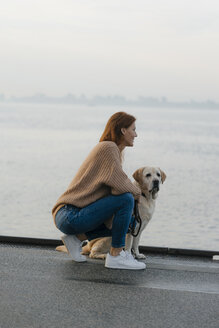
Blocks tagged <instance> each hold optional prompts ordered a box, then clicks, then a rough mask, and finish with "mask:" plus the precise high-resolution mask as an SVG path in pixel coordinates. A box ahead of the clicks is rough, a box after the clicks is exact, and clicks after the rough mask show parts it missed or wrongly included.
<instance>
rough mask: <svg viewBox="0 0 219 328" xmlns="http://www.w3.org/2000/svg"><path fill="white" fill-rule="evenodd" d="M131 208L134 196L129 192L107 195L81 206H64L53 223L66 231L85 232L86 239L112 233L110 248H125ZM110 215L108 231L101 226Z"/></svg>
mask: <svg viewBox="0 0 219 328" xmlns="http://www.w3.org/2000/svg"><path fill="white" fill-rule="evenodd" d="M133 207H134V198H133V196H132V194H131V193H124V194H121V195H117V196H114V195H110V196H107V197H104V198H101V199H99V200H97V201H96V202H94V203H91V204H90V205H88V206H86V207H83V208H78V207H75V206H73V205H65V206H63V207H62V208H60V210H59V211H58V212H57V213H56V217H55V223H56V226H57V228H58V229H59V230H60V231H62V232H63V233H65V234H69V235H75V234H80V233H84V234H85V235H86V236H87V239H88V240H92V239H95V238H98V237H106V236H112V247H116V248H119V247H124V246H125V236H126V234H127V232H128V228H129V224H130V222H131V219H132V212H133ZM113 215H114V219H113V225H112V230H109V229H107V227H106V226H105V225H104V221H106V220H107V219H109V218H111V217H112V216H113Z"/></svg>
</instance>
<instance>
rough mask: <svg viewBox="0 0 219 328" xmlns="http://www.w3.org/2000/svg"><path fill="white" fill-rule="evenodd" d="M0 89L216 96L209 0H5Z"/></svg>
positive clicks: (218, 42)
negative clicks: (136, 0) (135, 0)
mask: <svg viewBox="0 0 219 328" xmlns="http://www.w3.org/2000/svg"><path fill="white" fill-rule="evenodd" d="M0 9H1V10H0V20H1V29H0V40H1V52H0V60H1V74H0V94H4V95H5V96H6V97H10V96H15V97H24V96H32V95H34V94H46V95H48V96H51V97H62V96H64V95H66V94H68V93H71V94H76V95H81V94H82V93H84V94H86V96H87V97H93V96H95V95H98V94H99V95H104V96H107V95H115V94H118V95H122V96H124V97H126V98H131V99H132V98H134V99H135V98H137V97H138V96H141V95H142V96H145V97H155V98H161V97H166V98H167V99H168V100H169V99H170V100H171V101H189V100H191V99H193V100H195V101H200V102H203V101H206V100H208V99H210V100H212V101H215V102H219V92H218V86H219V74H218V73H219V68H218V58H219V19H218V18H219V3H218V1H216V0H199V1H198V0H193V1H192V2H191V1H189V0H184V1H183V2H181V1H180V2H178V1H174V0H166V1H161V0H157V1H152V0H139V1H138V2H134V1H131V0H121V1H119V2H117V1H116V0H110V1H109V0H106V1H102V0H93V1H88V0H82V1H73V2H72V1H70V0H66V1H65V2H61V1H59V0H53V1H52V0H44V1H42V0H38V1H33V0H22V1H15V0H8V1H7V2H4V3H3V2H2V3H1V5H0Z"/></svg>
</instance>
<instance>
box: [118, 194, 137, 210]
mask: <svg viewBox="0 0 219 328" xmlns="http://www.w3.org/2000/svg"><path fill="white" fill-rule="evenodd" d="M120 196H121V201H123V202H124V203H125V204H126V206H127V205H129V206H130V207H131V208H133V207H134V202H135V200H134V197H133V195H132V194H131V193H130V192H126V193H124V194H122V195H120Z"/></svg>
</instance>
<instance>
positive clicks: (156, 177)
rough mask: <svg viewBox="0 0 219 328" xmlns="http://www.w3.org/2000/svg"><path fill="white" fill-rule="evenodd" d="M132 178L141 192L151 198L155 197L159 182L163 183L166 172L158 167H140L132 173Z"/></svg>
mask: <svg viewBox="0 0 219 328" xmlns="http://www.w3.org/2000/svg"><path fill="white" fill-rule="evenodd" d="M133 178H134V179H135V181H137V182H138V184H139V186H140V188H141V190H142V192H143V193H144V194H145V195H146V196H149V195H150V194H151V195H152V198H153V199H156V198H157V193H158V191H159V190H160V183H164V181H165V179H166V174H165V173H164V172H163V171H162V170H161V169H160V168H158V167H149V166H145V167H141V168H140V169H138V170H136V171H135V172H134V174H133Z"/></svg>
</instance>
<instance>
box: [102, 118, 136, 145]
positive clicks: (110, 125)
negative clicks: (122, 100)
mask: <svg viewBox="0 0 219 328" xmlns="http://www.w3.org/2000/svg"><path fill="white" fill-rule="evenodd" d="M135 121H136V118H135V117H134V116H132V115H129V114H127V113H125V112H117V113H115V114H113V115H112V116H111V117H110V119H109V120H108V122H107V124H106V127H105V129H104V131H103V134H102V136H101V137H100V140H99V141H100V142H101V141H114V142H115V143H116V144H117V145H119V144H120V143H121V141H122V138H123V134H122V131H121V129H122V128H126V129H127V128H128V127H129V126H130V125H132V123H134V122H135Z"/></svg>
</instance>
